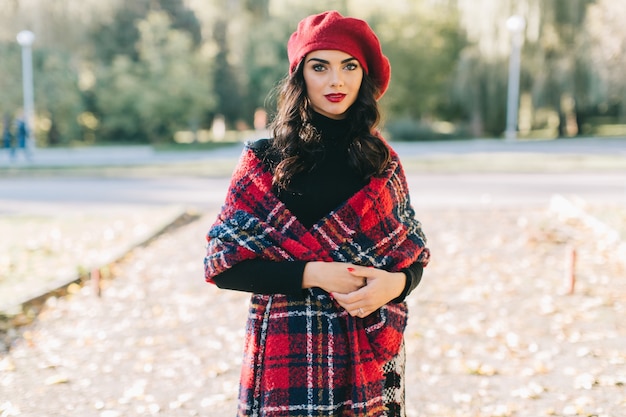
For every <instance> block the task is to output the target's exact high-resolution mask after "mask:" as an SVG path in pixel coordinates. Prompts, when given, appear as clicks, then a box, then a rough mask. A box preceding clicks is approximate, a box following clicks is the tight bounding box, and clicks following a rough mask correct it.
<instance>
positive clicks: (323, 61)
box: [307, 56, 356, 64]
mask: <svg viewBox="0 0 626 417" xmlns="http://www.w3.org/2000/svg"><path fill="white" fill-rule="evenodd" d="M352 60H356V58H355V57H353V56H351V57H350V58H346V59H344V60H343V61H341V63H342V64H345V63H346V62H350V61H352ZM311 61H316V62H321V63H322V64H330V62H329V61H327V60H325V59H321V58H315V57H312V58H309V59H308V60H307V62H311Z"/></svg>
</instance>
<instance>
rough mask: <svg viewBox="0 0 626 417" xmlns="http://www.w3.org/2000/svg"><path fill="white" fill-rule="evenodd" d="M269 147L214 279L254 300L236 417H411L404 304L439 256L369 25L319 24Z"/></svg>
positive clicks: (250, 165) (226, 230)
mask: <svg viewBox="0 0 626 417" xmlns="http://www.w3.org/2000/svg"><path fill="white" fill-rule="evenodd" d="M287 50H288V56H289V63H290V68H289V75H288V77H287V78H286V79H285V80H284V82H283V85H282V88H281V90H280V96H279V103H278V113H277V115H276V117H275V119H274V120H273V122H272V126H271V128H272V132H273V138H272V139H263V140H259V141H256V142H254V143H249V144H247V145H246V147H245V149H244V151H243V154H242V156H241V159H240V161H239V164H238V166H237V168H236V169H235V172H234V173H233V178H232V180H231V185H230V188H229V191H228V193H227V197H226V202H225V204H224V206H223V208H222V211H221V213H220V214H219V216H218V218H217V220H216V222H215V224H214V225H213V226H212V227H211V229H210V230H209V233H208V236H207V239H208V249H207V256H206V258H205V271H206V279H207V281H208V282H211V283H215V284H216V285H218V286H219V287H220V288H225V289H233V290H240V291H248V292H251V293H252V297H251V303H250V313H249V317H248V323H247V332H246V341H245V353H244V363H243V367H242V373H241V386H240V398H239V400H240V401H239V408H238V415H239V416H272V417H277V416H289V417H294V416H368V417H370V416H404V385H403V381H402V379H403V373H404V356H403V355H404V344H403V331H404V328H405V325H406V319H407V310H406V304H405V303H404V301H403V300H404V298H405V297H406V296H407V295H408V294H409V293H410V292H411V291H412V290H413V289H414V288H415V286H416V285H417V284H418V282H419V281H420V279H421V276H422V269H423V267H424V266H425V265H426V264H427V262H428V258H429V251H428V249H426V248H425V238H424V235H423V234H422V232H421V228H420V224H419V222H418V221H417V220H415V218H414V211H413V209H412V207H411V205H410V201H409V196H408V189H407V185H406V180H405V177H404V173H403V170H402V167H401V165H400V163H399V161H398V157H397V155H396V154H395V152H393V150H392V149H391V148H390V147H389V146H388V145H387V144H386V143H385V141H384V140H383V139H382V138H381V137H380V135H379V134H378V132H377V131H376V125H377V124H378V121H379V112H378V106H377V99H379V98H380V97H381V96H382V95H383V93H384V92H385V90H386V89H387V86H388V83H389V77H390V66H389V61H388V60H387V58H386V57H385V56H384V55H383V53H382V50H381V47H380V43H379V41H378V38H377V37H376V35H375V34H374V32H373V31H372V30H371V28H370V27H369V26H368V24H367V23H366V22H364V21H362V20H359V19H354V18H350V17H344V16H342V15H340V14H339V13H338V12H335V11H331V12H325V13H321V14H318V15H314V16H309V17H307V18H305V19H304V20H302V21H301V22H300V23H299V24H298V28H297V30H296V32H294V33H293V34H292V36H291V37H290V39H289V42H288V45H287Z"/></svg>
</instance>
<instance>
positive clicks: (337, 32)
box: [287, 11, 391, 98]
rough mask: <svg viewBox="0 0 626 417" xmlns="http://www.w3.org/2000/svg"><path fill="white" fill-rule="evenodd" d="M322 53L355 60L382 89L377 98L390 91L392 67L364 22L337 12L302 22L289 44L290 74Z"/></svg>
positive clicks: (316, 16)
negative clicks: (314, 54)
mask: <svg viewBox="0 0 626 417" xmlns="http://www.w3.org/2000/svg"><path fill="white" fill-rule="evenodd" d="M322 49H329V50H338V51H343V52H345V53H347V54H350V55H351V56H353V57H355V58H356V59H357V60H358V61H359V63H360V64H361V65H362V66H363V69H364V70H365V73H367V74H368V75H369V76H370V77H371V78H372V79H373V80H374V83H375V84H376V86H377V87H378V90H379V96H378V97H377V98H380V97H382V95H383V94H384V93H385V91H386V90H387V86H388V85H389V78H390V77H391V66H390V65H389V60H388V59H387V57H386V56H385V55H383V51H382V49H381V47H380V41H379V40H378V37H376V34H375V33H374V31H373V30H372V28H370V27H369V25H368V24H367V22H365V21H364V20H361V19H355V18H353V17H344V16H342V15H341V14H339V12H337V11H329V12H324V13H320V14H317V15H312V16H308V17H306V18H304V19H302V20H301V21H300V23H298V29H297V30H296V31H295V32H294V33H293V34H292V35H291V37H290V38H289V42H288V43H287V55H288V56H289V73H293V72H294V71H295V69H296V67H297V66H298V64H299V63H300V61H301V60H302V58H304V57H305V56H306V55H307V54H308V53H309V52H313V51H319V50H322Z"/></svg>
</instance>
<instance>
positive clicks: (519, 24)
mask: <svg viewBox="0 0 626 417" xmlns="http://www.w3.org/2000/svg"><path fill="white" fill-rule="evenodd" d="M525 26H526V22H525V21H524V18H523V17H522V16H519V15H513V16H511V17H509V18H508V19H507V21H506V28H507V29H508V30H509V32H510V33H511V56H510V58H509V84H508V92H507V105H506V132H505V138H506V140H507V141H514V140H516V139H517V114H518V106H519V78H520V56H521V50H522V42H523V40H524V37H523V36H522V32H523V31H524V27H525Z"/></svg>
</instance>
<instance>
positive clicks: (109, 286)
mask: <svg viewBox="0 0 626 417" xmlns="http://www.w3.org/2000/svg"><path fill="white" fill-rule="evenodd" d="M214 215H215V214H214V213H208V214H207V215H206V216H205V217H202V218H200V219H199V220H197V221H195V222H192V223H190V224H187V225H185V226H182V227H180V228H178V229H176V230H175V231H172V232H171V233H167V234H165V235H162V236H161V237H159V238H158V239H156V240H154V241H152V242H151V243H150V244H149V245H148V246H145V247H140V248H138V249H136V250H134V251H133V252H132V253H131V254H130V255H128V256H127V257H126V258H125V259H124V260H123V261H121V262H119V263H117V264H116V265H115V267H114V268H113V271H112V272H113V276H112V278H111V279H107V280H105V281H103V282H102V291H101V296H100V297H98V296H97V295H96V294H95V293H94V290H93V287H92V286H85V287H82V288H80V287H78V286H76V287H74V288H71V289H70V295H69V296H66V297H62V298H52V299H50V300H49V301H48V302H47V303H46V306H45V308H44V309H43V310H42V312H41V313H40V315H39V317H38V318H37V320H36V321H35V322H33V323H31V324H29V325H26V326H23V327H21V328H20V329H19V336H20V337H18V338H16V339H15V341H14V343H13V346H12V347H11V349H10V351H9V352H4V353H0V416H1V417H5V416H29V417H30V416H38V417H39V416H46V417H53V416H81V417H92V416H93V417H122V416H123V417H134V416H153V415H154V416H157V415H158V416H173V417H177V416H208V417H213V416H229V415H230V416H232V415H235V404H236V395H237V383H238V376H239V366H240V362H241V361H240V358H241V350H242V340H243V336H244V334H243V329H244V323H245V316H246V313H247V299H248V296H247V295H246V294H242V293H237V292H229V291H220V290H218V289H216V288H215V287H213V286H211V285H208V284H205V283H204V281H203V278H202V276H203V274H202V257H203V255H204V234H205V232H206V230H207V228H208V226H209V225H210V223H211V222H212V221H213V218H214ZM419 217H420V220H422V222H423V224H424V227H425V232H426V233H427V235H428V237H429V240H430V243H429V246H430V247H431V248H432V251H433V261H432V263H431V265H430V266H429V267H428V268H427V270H426V273H425V278H424V280H423V282H422V284H420V286H419V287H418V289H417V290H416V291H415V292H414V293H413V294H412V295H411V296H410V299H409V307H410V310H411V316H410V320H409V327H408V329H407V333H406V346H407V354H408V359H407V408H408V417H456V416H463V417H465V416H467V417H480V416H491V417H504V416H510V417H522V416H524V417H539V416H598V417H606V416H611V417H619V416H624V415H626V413H625V412H624V410H626V388H625V387H624V385H625V384H626V350H624V346H626V325H625V324H624V320H623V317H624V314H625V309H626V281H625V280H624V279H623V278H624V277H625V276H626V265H625V263H624V261H623V260H624V259H625V258H624V253H623V252H620V250H621V249H620V247H619V246H618V245H617V244H616V242H615V241H614V240H612V238H611V237H608V236H604V235H598V233H597V232H594V231H593V230H591V229H590V228H588V227H587V226H585V225H584V224H582V223H581V222H579V221H577V220H576V219H572V218H567V217H563V216H559V215H558V214H557V213H555V212H553V211H550V210H547V209H546V210H536V211H523V212H522V211H515V210H496V209H493V210H489V209H482V210H461V211H459V210H450V211H446V210H432V211H430V210H429V211H424V212H422V213H420V215H419ZM622 249H623V247H622ZM574 251H575V254H576V263H575V267H574V268H571V265H572V262H571V259H572V257H571V255H572V253H573V252H574ZM572 272H573V273H572ZM572 276H574V277H575V281H574V280H572ZM573 282H575V285H574V286H573V285H572V283H573ZM572 287H573V291H571V290H572ZM620 317H621V319H620Z"/></svg>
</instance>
